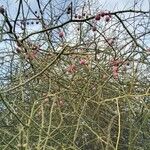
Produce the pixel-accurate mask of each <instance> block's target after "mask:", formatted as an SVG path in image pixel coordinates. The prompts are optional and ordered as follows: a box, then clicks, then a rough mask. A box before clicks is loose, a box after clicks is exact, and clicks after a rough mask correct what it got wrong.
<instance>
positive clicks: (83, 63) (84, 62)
mask: <svg viewBox="0 0 150 150" xmlns="http://www.w3.org/2000/svg"><path fill="white" fill-rule="evenodd" d="M79 64H80V65H86V64H87V62H86V60H85V59H81V60H80V61H79Z"/></svg>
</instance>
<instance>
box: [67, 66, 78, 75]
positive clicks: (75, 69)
mask: <svg viewBox="0 0 150 150" xmlns="http://www.w3.org/2000/svg"><path fill="white" fill-rule="evenodd" d="M76 71H77V67H76V65H74V64H73V65H69V67H68V68H67V72H69V73H75V72H76Z"/></svg>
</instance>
